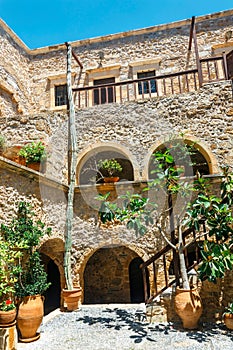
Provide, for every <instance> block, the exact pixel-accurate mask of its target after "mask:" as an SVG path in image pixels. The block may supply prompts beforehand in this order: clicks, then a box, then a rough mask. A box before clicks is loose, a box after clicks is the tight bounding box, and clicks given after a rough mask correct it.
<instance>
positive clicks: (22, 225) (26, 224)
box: [1, 202, 51, 249]
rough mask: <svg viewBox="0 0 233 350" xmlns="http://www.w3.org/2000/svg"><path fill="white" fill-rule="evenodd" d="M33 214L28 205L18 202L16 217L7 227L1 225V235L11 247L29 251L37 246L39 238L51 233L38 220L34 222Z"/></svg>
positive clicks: (49, 229)
mask: <svg viewBox="0 0 233 350" xmlns="http://www.w3.org/2000/svg"><path fill="white" fill-rule="evenodd" d="M34 216H35V214H34V212H33V211H32V210H31V206H30V204H29V203H26V202H20V203H19V205H18V212H17V217H16V218H14V219H13V220H12V222H11V224H9V225H5V224H1V234H2V235H3V237H4V238H5V240H6V241H7V242H8V243H9V244H10V245H11V246H12V247H18V248H24V249H30V248H32V247H34V246H37V245H38V243H39V241H40V238H41V237H43V236H44V235H45V234H50V233H51V228H45V224H44V223H42V222H41V221H40V220H37V221H35V220H34Z"/></svg>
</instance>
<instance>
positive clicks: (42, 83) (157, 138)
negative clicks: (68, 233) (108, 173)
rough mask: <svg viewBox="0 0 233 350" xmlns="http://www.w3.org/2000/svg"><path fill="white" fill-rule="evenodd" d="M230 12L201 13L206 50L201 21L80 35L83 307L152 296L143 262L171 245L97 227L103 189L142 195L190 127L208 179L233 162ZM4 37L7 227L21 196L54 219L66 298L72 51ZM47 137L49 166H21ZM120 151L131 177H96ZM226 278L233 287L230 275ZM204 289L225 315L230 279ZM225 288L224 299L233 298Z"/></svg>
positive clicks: (51, 256) (53, 261)
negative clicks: (157, 160)
mask: <svg viewBox="0 0 233 350" xmlns="http://www.w3.org/2000/svg"><path fill="white" fill-rule="evenodd" d="M232 20H233V10H229V11H224V12H220V13H216V14H211V15H206V16H202V17H198V18H196V20H195V23H196V24H195V28H196V42H197V47H198V51H197V49H195V42H194V41H195V40H194V38H192V35H191V34H190V28H191V25H192V20H191V19H188V20H184V21H179V22H175V23H169V24H166V25H160V26H155V27H150V28H144V29H141V30H135V31H130V32H126V33H119V34H113V35H108V36H104V37H99V38H93V39H87V40H81V41H76V42H72V43H71V45H72V50H73V61H72V84H73V87H76V88H77V89H75V90H74V93H73V97H74V103H75V107H76V110H75V112H76V129H77V134H78V141H77V147H78V161H77V181H76V188H75V203H74V204H75V207H74V214H75V215H74V230H73V252H72V253H73V254H72V268H73V277H74V281H75V283H80V285H81V287H82V289H83V297H82V300H83V302H84V303H96V302H101V303H108V302H138V301H142V300H143V283H142V281H141V280H140V278H141V277H140V273H139V270H140V268H139V265H140V264H141V263H142V262H143V261H146V260H148V259H149V258H150V257H151V256H153V255H154V254H155V253H156V252H157V251H158V250H159V249H161V247H162V246H163V245H164V242H163V241H162V239H161V237H160V236H159V234H158V233H154V232H150V231H149V232H148V233H147V234H146V235H144V236H143V237H136V236H135V234H134V233H133V232H131V231H129V230H127V229H126V228H125V226H123V225H118V226H109V227H102V226H99V224H98V216H97V209H98V201H97V200H96V196H97V195H98V193H100V192H101V193H106V192H107V191H109V190H110V191H111V195H113V200H114V191H115V192H117V194H123V193H125V192H126V191H127V190H129V191H131V192H132V193H137V192H140V191H141V190H142V188H143V187H144V186H145V184H146V182H147V180H148V179H149V178H150V166H151V159H152V155H153V152H154V151H155V150H156V149H157V148H159V147H161V146H162V145H163V143H164V142H165V141H167V140H169V139H170V138H171V137H174V136H176V137H177V135H180V134H181V133H182V134H183V135H184V137H183V139H184V142H185V143H187V144H190V143H192V142H194V143H195V149H196V152H197V154H198V157H199V159H201V160H202V162H204V164H205V174H206V175H210V176H212V177H217V176H218V175H220V174H221V166H222V165H224V164H230V165H231V164H232V160H233V150H232V143H233V139H232V134H233V128H232V122H233V104H232V82H231V80H230V79H229V76H227V75H226V69H227V68H228V70H229V71H230V68H231V67H230V66H228V65H227V60H226V58H227V57H228V56H229V53H230V51H231V50H233V37H231V33H232V30H233V24H232V23H233V21H232ZM191 39H193V40H191ZM0 45H1V53H0V56H1V59H0V133H1V135H3V136H4V137H5V139H6V150H5V151H4V153H3V155H2V157H0V164H1V167H0V172H1V180H0V207H1V211H0V223H1V222H8V221H10V220H11V219H12V217H14V215H15V213H16V208H17V203H18V202H19V201H20V200H26V201H28V202H30V203H32V206H33V209H34V211H35V212H36V214H37V215H38V217H40V218H42V219H43V221H44V222H46V225H48V226H50V227H52V236H50V237H45V238H44V239H43V241H42V242H41V246H40V250H41V252H42V253H43V256H44V261H45V263H46V266H47V269H48V271H49V278H51V281H52V282H53V278H54V275H55V274H56V273H57V274H58V280H59V282H56V283H55V281H54V293H55V294H59V293H60V290H61V289H62V288H63V287H64V284H65V281H64V271H63V253H64V225H65V213H66V204H67V190H68V177H69V174H68V166H67V163H68V141H67V140H68V114H67V101H66V73H67V72H66V65H67V49H66V45H65V44H60V45H55V46H48V47H44V48H38V49H34V50H30V49H29V48H28V47H27V46H26V45H25V44H24V43H23V42H22V41H21V40H20V39H19V38H18V37H17V35H16V34H15V33H13V32H12V30H11V29H10V28H9V27H8V26H7V25H6V24H5V23H4V22H3V21H0ZM197 54H198V56H199V57H197ZM227 55H228V56H227ZM197 58H198V60H197ZM208 59H210V60H209V61H208ZM197 62H199V64H200V63H201V68H199V70H198V71H197ZM200 69H201V71H202V81H200V79H199V78H200V77H199V76H198V74H199V73H200ZM180 72H185V73H184V74H183V73H182V74H180V75H179V73H180ZM177 74H178V75H177ZM140 79H142V80H140ZM143 79H144V80H143ZM103 84H105V85H103ZM111 84H112V85H111ZM101 86H103V87H101ZM38 140H42V141H43V142H44V143H45V144H46V146H47V149H48V152H49V157H48V159H47V163H46V170H45V171H44V172H43V173H38V172H34V171H32V170H30V169H28V168H27V167H24V166H22V165H20V164H18V163H16V162H15V156H16V155H17V152H18V149H19V148H20V147H21V146H22V145H24V144H25V143H27V142H30V141H38ZM112 157H114V158H117V159H119V161H120V162H121V164H122V166H123V172H122V174H121V181H120V182H119V183H117V184H115V185H109V186H108V187H106V186H104V185H103V184H101V183H100V184H96V183H95V182H96V181H95V180H96V173H95V172H94V173H93V169H92V166H93V162H95V161H98V160H99V159H101V158H112ZM90 169H92V170H91V171H90ZM93 174H94V180H93V178H92V177H93V176H92V175H93ZM150 279H151V275H150V271H148V280H149V281H150ZM135 280H136V281H138V283H136V286H135ZM226 280H227V281H228V282H227V284H228V287H229V290H230V289H231V290H232V279H231V278H229V277H228V279H226ZM220 284H221V283H220ZM230 287H231V288H230ZM224 288H225V290H226V287H224ZM93 291H94V292H93ZM202 293H203V298H204V299H205V300H206V303H205V310H206V311H205V313H204V317H205V318H206V319H211V318H212V319H213V317H215V315H213V314H212V315H209V314H208V310H209V306H210V305H216V308H218V310H219V312H220V313H221V310H222V309H221V304H220V299H221V297H220V295H221V296H222V294H221V287H220V286H219V288H217V291H216V294H213V293H215V292H214V291H212V292H211V293H210V292H209V290H208V287H207V288H206V290H205V288H203V289H202ZM224 293H225V292H224ZM212 294H213V295H212ZM225 294H226V296H225V299H224V303H225V304H226V303H227V302H229V301H230V299H232V296H233V295H232V292H231V293H230V292H229V293H225ZM211 295H212V297H211ZM48 298H53V292H50V295H49V296H48ZM224 303H223V304H224Z"/></svg>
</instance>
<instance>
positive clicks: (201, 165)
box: [148, 139, 210, 179]
mask: <svg viewBox="0 0 233 350" xmlns="http://www.w3.org/2000/svg"><path fill="white" fill-rule="evenodd" d="M158 151H159V152H161V153H164V152H166V151H169V152H170V153H171V155H172V156H173V158H174V164H173V165H174V166H178V167H180V166H182V168H183V169H184V172H183V173H182V175H183V176H195V174H196V173H197V171H198V172H199V173H200V174H201V175H208V174H209V173H210V169H209V165H208V161H207V160H206V159H205V157H204V155H203V154H202V153H201V152H200V150H199V148H198V145H197V144H196V143H194V142H191V141H188V140H187V141H186V140H179V139H177V140H172V141H169V142H166V143H164V144H162V145H161V146H160V147H158V148H157V149H155V151H154V152H153V155H152V156H151V158H150V162H149V169H148V172H149V174H148V176H149V178H150V179H153V178H155V174H154V169H155V157H154V154H155V153H156V152H158Z"/></svg>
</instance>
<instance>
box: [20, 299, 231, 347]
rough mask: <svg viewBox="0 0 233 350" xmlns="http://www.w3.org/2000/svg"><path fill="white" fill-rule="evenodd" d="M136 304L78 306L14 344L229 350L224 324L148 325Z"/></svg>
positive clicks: (51, 317)
mask: <svg viewBox="0 0 233 350" xmlns="http://www.w3.org/2000/svg"><path fill="white" fill-rule="evenodd" d="M138 307H139V305H117V304H111V305H82V306H81V308H80V309H79V310H78V311H75V312H71V313H61V312H60V311H58V310H57V311H55V312H53V313H51V314H50V315H48V316H46V317H45V318H44V321H43V324H42V326H41V329H40V331H41V337H40V339H39V340H37V341H36V342H34V343H28V344H23V343H19V344H18V349H19V350H20V349H22V350H110V349H111V350H112V349H114V350H115V349H117V350H118V349H119V350H120V349H121V350H134V349H135V350H136V349H137V350H139V349H140V350H150V349H153V350H163V349H166V350H174V349H178V350H183V349H188V350H223V349H224V350H232V349H233V331H229V330H227V329H226V327H225V325H224V324H221V323H220V324H219V325H215V324H203V325H201V326H200V328H199V329H197V330H195V331H188V330H183V329H182V327H181V326H180V325H178V324H172V323H163V324H162V323H153V324H151V323H148V322H147V321H146V320H145V319H144V318H143V317H139V316H140V313H139V316H138V312H137V311H138V310H139V309H138Z"/></svg>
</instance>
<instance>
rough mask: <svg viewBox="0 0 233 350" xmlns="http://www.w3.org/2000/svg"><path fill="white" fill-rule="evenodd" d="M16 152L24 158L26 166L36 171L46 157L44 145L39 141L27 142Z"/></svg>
mask: <svg viewBox="0 0 233 350" xmlns="http://www.w3.org/2000/svg"><path fill="white" fill-rule="evenodd" d="M18 154H19V156H20V157H22V158H23V159H24V160H25V163H26V166H27V167H29V168H31V169H33V170H36V171H39V170H40V167H41V164H42V165H43V164H44V161H45V159H46V157H47V152H46V148H45V145H44V144H43V143H42V142H41V141H39V142H31V143H27V144H26V145H24V146H23V147H22V148H21V149H20V151H19V153H18Z"/></svg>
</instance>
